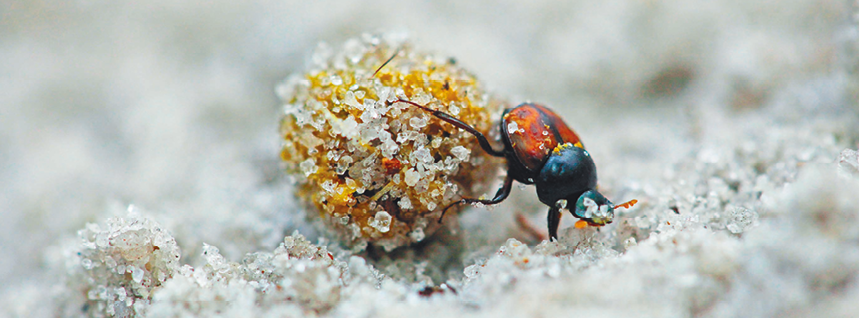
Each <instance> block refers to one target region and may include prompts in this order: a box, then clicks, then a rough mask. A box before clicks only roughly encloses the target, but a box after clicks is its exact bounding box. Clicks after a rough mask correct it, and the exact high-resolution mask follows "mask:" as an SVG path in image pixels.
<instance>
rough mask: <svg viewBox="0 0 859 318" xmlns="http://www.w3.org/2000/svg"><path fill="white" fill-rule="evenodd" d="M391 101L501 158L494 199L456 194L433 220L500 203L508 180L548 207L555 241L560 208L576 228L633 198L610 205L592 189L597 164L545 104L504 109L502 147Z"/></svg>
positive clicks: (608, 215) (603, 220)
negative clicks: (532, 189)
mask: <svg viewBox="0 0 859 318" xmlns="http://www.w3.org/2000/svg"><path fill="white" fill-rule="evenodd" d="M393 103H407V104H409V105H412V106H415V107H418V108H420V109H422V110H424V111H427V112H429V113H431V114H432V115H433V116H435V117H436V118H438V119H441V120H443V121H445V122H448V123H450V124H451V125H453V126H455V127H457V128H459V129H462V130H465V131H466V132H468V133H470V134H472V135H474V136H475V137H477V142H478V143H479V144H480V147H481V148H482V149H483V151H486V152H487V153H488V154H490V155H492V156H495V157H503V158H505V159H507V176H506V177H505V178H504V184H503V185H502V186H501V188H500V189H498V191H497V192H496V193H495V197H493V198H492V199H476V198H462V199H460V200H459V201H456V202H454V203H452V204H450V205H448V206H447V207H445V208H444V210H443V211H442V215H441V217H440V218H439V222H441V218H443V217H444V214H445V212H447V210H448V209H450V208H451V207H454V206H456V205H460V204H472V203H481V204H486V205H492V204H498V203H501V202H502V201H504V200H505V199H507V197H508V196H509V195H510V190H511V189H512V187H513V181H514V180H515V181H518V182H520V183H524V184H533V185H535V186H536V187H537V197H538V198H539V199H540V202H542V203H543V204H545V205H547V206H549V215H548V217H547V220H548V227H549V237H550V239H554V240H556V241H557V240H558V226H559V225H560V221H561V209H568V210H569V211H570V213H571V214H572V215H573V216H575V217H577V218H579V219H580V221H578V222H577V223H576V227H577V228H581V227H584V226H586V225H591V226H603V225H606V224H609V223H611V222H612V221H613V219H614V210H615V209H617V208H619V207H624V208H630V207H632V205H634V204H635V203H636V202H638V201H637V200H631V201H629V202H626V203H623V204H619V205H616V206H615V205H612V203H611V201H610V200H609V199H607V198H606V197H605V196H603V195H602V194H601V193H599V191H597V189H596V188H597V168H596V165H595V164H594V160H593V158H592V157H591V154H590V153H589V152H588V151H587V150H585V147H584V145H583V144H582V142H581V140H580V139H579V136H578V135H577V134H576V133H575V132H574V131H573V130H572V129H571V128H570V127H569V126H568V125H567V124H566V123H565V122H564V120H563V119H562V118H561V117H560V116H558V114H556V113H555V112H553V111H552V110H550V109H549V108H547V107H545V106H542V105H539V104H534V103H523V104H520V105H519V106H516V107H514V108H508V109H506V110H504V114H503V115H502V119H501V121H500V123H499V126H500V127H499V128H500V130H501V139H502V142H503V143H504V149H501V150H496V149H495V148H493V147H492V145H491V144H490V143H489V141H488V140H487V138H486V136H484V135H483V134H482V133H481V132H479V131H477V129H475V128H474V127H472V126H471V125H468V124H466V123H465V122H463V121H461V120H459V119H457V118H455V117H453V116H451V115H449V114H447V113H445V112H442V111H438V110H433V109H430V108H429V107H427V106H423V105H420V104H417V103H415V102H412V101H409V100H405V99H398V100H396V101H394V102H393ZM570 203H574V205H570Z"/></svg>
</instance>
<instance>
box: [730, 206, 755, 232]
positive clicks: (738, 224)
mask: <svg viewBox="0 0 859 318" xmlns="http://www.w3.org/2000/svg"><path fill="white" fill-rule="evenodd" d="M729 215H730V219H729V220H728V224H727V228H728V231H731V233H734V234H738V233H742V232H744V231H746V230H747V229H749V228H750V227H752V226H754V225H756V223H757V221H758V214H757V212H755V211H753V210H750V209H747V208H744V207H736V208H734V209H733V210H731V212H730V214H729Z"/></svg>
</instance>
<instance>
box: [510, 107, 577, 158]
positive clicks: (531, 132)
mask: <svg viewBox="0 0 859 318" xmlns="http://www.w3.org/2000/svg"><path fill="white" fill-rule="evenodd" d="M501 131H502V132H503V133H504V134H505V135H506V136H507V137H508V140H509V141H510V147H511V149H512V150H513V153H514V154H515V155H516V159H518V160H519V162H520V163H522V165H523V166H524V167H525V168H526V169H528V170H530V171H532V172H535V173H536V172H539V171H540V169H541V168H542V166H543V163H544V162H546V159H547V158H548V157H549V155H550V154H551V153H552V150H554V149H555V147H557V146H558V145H561V144H564V143H568V142H569V143H572V144H577V143H580V141H579V136H578V135H576V133H575V132H574V131H573V130H572V129H570V127H569V126H567V124H566V123H564V120H563V119H561V117H559V116H558V115H557V114H555V113H554V112H552V111H551V110H549V109H548V108H546V107H543V106H540V105H537V104H522V105H519V106H517V107H516V108H512V109H508V110H507V111H506V112H505V113H504V119H503V120H502V123H501Z"/></svg>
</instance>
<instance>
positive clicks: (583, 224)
mask: <svg viewBox="0 0 859 318" xmlns="http://www.w3.org/2000/svg"><path fill="white" fill-rule="evenodd" d="M575 227H576V228H577V229H583V228H586V227H588V222H587V221H584V220H578V221H576V225H575Z"/></svg>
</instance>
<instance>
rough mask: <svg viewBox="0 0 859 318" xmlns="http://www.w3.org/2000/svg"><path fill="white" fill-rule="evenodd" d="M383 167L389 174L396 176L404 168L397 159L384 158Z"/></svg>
mask: <svg viewBox="0 0 859 318" xmlns="http://www.w3.org/2000/svg"><path fill="white" fill-rule="evenodd" d="M382 166H383V167H385V170H386V171H387V172H388V174H394V173H397V172H399V171H400V169H402V168H403V164H402V163H401V162H400V161H399V160H397V159H396V158H395V159H388V158H382Z"/></svg>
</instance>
